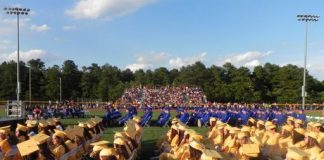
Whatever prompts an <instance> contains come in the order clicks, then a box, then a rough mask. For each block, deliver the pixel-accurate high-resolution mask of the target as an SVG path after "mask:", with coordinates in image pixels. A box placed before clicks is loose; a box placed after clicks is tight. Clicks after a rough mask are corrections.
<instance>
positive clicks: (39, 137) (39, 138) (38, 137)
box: [30, 133, 50, 145]
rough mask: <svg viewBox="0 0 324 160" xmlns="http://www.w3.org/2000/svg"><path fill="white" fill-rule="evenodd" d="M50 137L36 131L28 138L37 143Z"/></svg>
mask: <svg viewBox="0 0 324 160" xmlns="http://www.w3.org/2000/svg"><path fill="white" fill-rule="evenodd" d="M49 138H50V137H49V136H48V135H46V134H43V133H38V134H36V135H34V136H31V137H30V139H32V140H34V141H35V142H36V143H37V144H38V145H39V144H43V143H45V142H46V141H47V140H48V139H49Z"/></svg>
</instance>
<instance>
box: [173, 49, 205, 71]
mask: <svg viewBox="0 0 324 160" xmlns="http://www.w3.org/2000/svg"><path fill="white" fill-rule="evenodd" d="M206 56H207V53H206V52H203V53H201V54H199V55H195V56H191V57H185V58H181V57H176V58H171V59H170V60H169V66H170V67H171V68H181V67H182V66H187V65H191V64H194V63H195V62H197V61H200V62H204V61H205V58H206Z"/></svg>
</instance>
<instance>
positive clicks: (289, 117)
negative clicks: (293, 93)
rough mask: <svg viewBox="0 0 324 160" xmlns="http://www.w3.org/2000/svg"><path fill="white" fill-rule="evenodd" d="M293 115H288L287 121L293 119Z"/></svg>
mask: <svg viewBox="0 0 324 160" xmlns="http://www.w3.org/2000/svg"><path fill="white" fill-rule="evenodd" d="M294 119H295V118H294V117H292V116H288V118H287V121H294Z"/></svg>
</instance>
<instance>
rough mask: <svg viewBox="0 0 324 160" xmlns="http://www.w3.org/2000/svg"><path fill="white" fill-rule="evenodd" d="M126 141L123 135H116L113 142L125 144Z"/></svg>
mask: <svg viewBox="0 0 324 160" xmlns="http://www.w3.org/2000/svg"><path fill="white" fill-rule="evenodd" d="M126 142H127V139H126V138H123V137H117V138H115V140H114V144H118V145H125V143H126Z"/></svg>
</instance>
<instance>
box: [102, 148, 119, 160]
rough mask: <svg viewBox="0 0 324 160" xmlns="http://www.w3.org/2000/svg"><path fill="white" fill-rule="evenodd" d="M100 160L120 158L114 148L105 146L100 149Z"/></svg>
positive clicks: (116, 159)
mask: <svg viewBox="0 0 324 160" xmlns="http://www.w3.org/2000/svg"><path fill="white" fill-rule="evenodd" d="M100 160H120V159H118V154H117V152H116V150H115V149H114V148H104V149H102V150H101V151H100Z"/></svg>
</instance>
